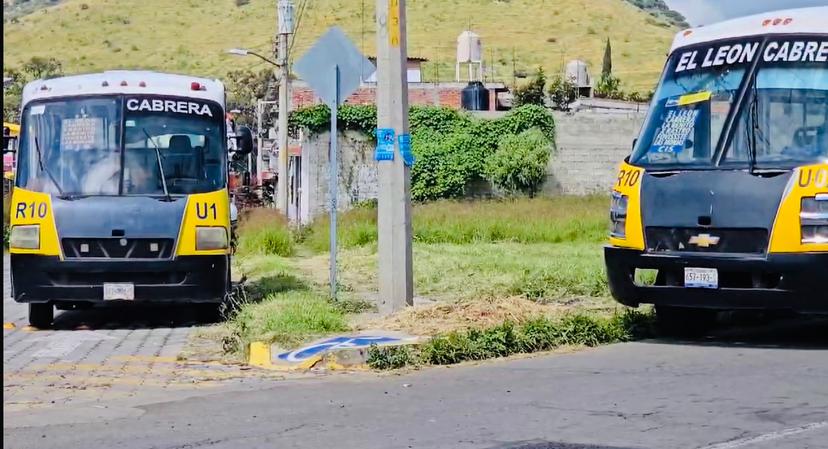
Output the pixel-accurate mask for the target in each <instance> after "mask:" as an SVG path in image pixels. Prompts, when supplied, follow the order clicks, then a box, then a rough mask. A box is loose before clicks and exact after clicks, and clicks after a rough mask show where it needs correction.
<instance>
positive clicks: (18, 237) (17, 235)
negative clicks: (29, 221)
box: [9, 225, 40, 249]
mask: <svg viewBox="0 0 828 449" xmlns="http://www.w3.org/2000/svg"><path fill="white" fill-rule="evenodd" d="M9 246H10V247H12V248H19V249H40V225H23V226H20V225H18V226H12V229H11V235H10V236H9Z"/></svg>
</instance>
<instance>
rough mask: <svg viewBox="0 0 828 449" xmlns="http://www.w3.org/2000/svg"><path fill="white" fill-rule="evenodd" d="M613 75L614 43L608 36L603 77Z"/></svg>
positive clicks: (602, 70) (602, 71)
mask: <svg viewBox="0 0 828 449" xmlns="http://www.w3.org/2000/svg"><path fill="white" fill-rule="evenodd" d="M609 75H612V44H611V43H610V39H609V38H607V47H606V48H605V49H604V65H603V68H602V69H601V77H607V76H609Z"/></svg>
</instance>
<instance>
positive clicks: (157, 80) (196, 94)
mask: <svg viewBox="0 0 828 449" xmlns="http://www.w3.org/2000/svg"><path fill="white" fill-rule="evenodd" d="M194 83H198V86H197V87H198V89H195V88H194V87H196V86H195V85H194ZM107 94H134V95H135V94H146V95H170V96H177V97H187V98H198V99H203V100H212V101H215V102H216V103H218V104H220V105H221V106H222V108H223V107H224V84H222V82H221V81H219V80H211V79H207V78H199V77H195V76H188V75H173V74H169V73H159V72H150V71H141V70H110V71H106V72H103V73H90V74H86V75H73V76H64V77H61V78H52V79H48V80H36V81H32V82H30V83H28V84H26V87H24V88H23V101H22V106H24V107H25V106H26V104H27V103H28V102H30V101H32V100H41V99H45V98H58V97H71V96H78V95H107Z"/></svg>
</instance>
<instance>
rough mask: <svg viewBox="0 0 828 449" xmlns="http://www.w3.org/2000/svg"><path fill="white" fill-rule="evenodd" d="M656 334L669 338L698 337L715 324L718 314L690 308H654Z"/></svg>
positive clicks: (707, 310) (713, 311)
mask: <svg viewBox="0 0 828 449" xmlns="http://www.w3.org/2000/svg"><path fill="white" fill-rule="evenodd" d="M655 310H656V320H657V324H658V332H659V333H660V334H661V335H666V336H671V337H699V336H702V335H703V334H704V333H705V332H707V331H709V330H710V329H711V328H712V327H713V325H714V324H715V323H716V318H717V315H718V312H717V311H716V310H710V309H696V308H691V307H671V306H656V308H655Z"/></svg>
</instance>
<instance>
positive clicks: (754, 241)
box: [645, 227, 768, 254]
mask: <svg viewBox="0 0 828 449" xmlns="http://www.w3.org/2000/svg"><path fill="white" fill-rule="evenodd" d="M645 233H646V238H647V250H648V251H650V252H673V251H674V252H699V253H738V254H763V253H765V251H767V248H768V231H767V230H766V229H749V228H744V229H715V228H713V229H709V228H661V227H648V228H646V231H645Z"/></svg>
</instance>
